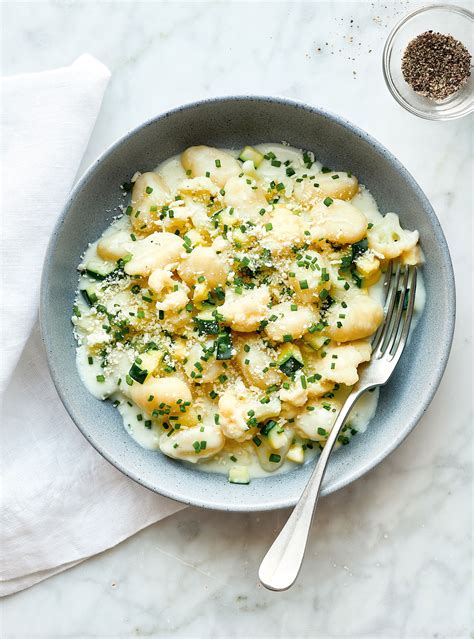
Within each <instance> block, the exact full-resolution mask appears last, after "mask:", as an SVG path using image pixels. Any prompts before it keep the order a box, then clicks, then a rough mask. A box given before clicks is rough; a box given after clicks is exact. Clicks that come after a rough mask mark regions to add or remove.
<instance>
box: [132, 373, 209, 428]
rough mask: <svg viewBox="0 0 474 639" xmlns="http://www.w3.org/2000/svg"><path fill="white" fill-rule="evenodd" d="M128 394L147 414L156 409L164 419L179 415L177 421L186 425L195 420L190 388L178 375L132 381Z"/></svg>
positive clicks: (191, 423)
mask: <svg viewBox="0 0 474 639" xmlns="http://www.w3.org/2000/svg"><path fill="white" fill-rule="evenodd" d="M130 396H131V398H132V400H133V401H134V402H135V404H137V406H140V408H142V409H143V410H144V411H146V412H147V413H148V414H151V413H152V412H153V411H157V412H158V415H159V416H161V417H162V418H164V419H166V418H167V417H168V415H179V422H180V423H181V424H184V425H186V426H191V425H193V424H194V423H196V422H197V417H196V414H195V411H194V410H193V408H192V399H193V398H192V395H191V390H190V388H189V386H188V385H187V384H186V382H183V380H182V379H180V378H179V377H151V378H149V379H148V380H146V381H145V382H144V383H143V384H140V383H138V382H134V383H133V384H132V386H131V390H130ZM181 406H183V407H184V408H185V410H183V409H182V408H180V407H181Z"/></svg>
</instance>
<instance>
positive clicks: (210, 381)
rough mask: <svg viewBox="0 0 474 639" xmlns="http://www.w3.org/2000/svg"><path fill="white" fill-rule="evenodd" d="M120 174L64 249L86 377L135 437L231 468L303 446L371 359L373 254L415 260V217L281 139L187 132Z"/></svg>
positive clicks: (243, 473) (198, 462)
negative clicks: (131, 172)
mask: <svg viewBox="0 0 474 639" xmlns="http://www.w3.org/2000/svg"><path fill="white" fill-rule="evenodd" d="M132 182H133V188H132V194H131V200H130V203H129V205H128V206H127V207H126V208H125V207H124V214H123V215H122V216H120V217H118V218H117V219H116V220H115V221H114V222H113V223H112V224H111V226H110V227H109V229H107V230H106V232H105V233H104V235H103V236H102V237H101V238H99V239H98V241H97V242H95V243H94V244H92V245H90V247H89V248H88V249H87V250H86V252H85V255H84V256H83V259H82V262H81V264H80V266H79V270H80V281H79V288H78V292H77V297H76V300H75V306H74V315H73V318H72V321H73V324H74V333H75V337H76V340H77V343H78V350H77V363H78V367H79V371H80V374H81V377H82V379H83V380H84V383H85V384H86V386H87V388H89V390H90V391H91V392H92V393H93V394H94V395H95V396H96V397H99V398H100V399H107V398H110V399H111V400H112V401H113V402H114V405H115V406H116V407H117V408H118V410H119V411H120V413H121V415H122V417H123V420H124V425H125V427H126V429H127V431H128V432H129V433H130V434H131V435H132V437H134V438H135V439H136V440H137V441H138V442H139V443H140V445H143V446H146V447H149V448H150V449H152V450H159V451H161V452H162V453H163V454H164V455H166V456H168V457H170V458H172V459H174V460H181V462H190V463H192V464H193V466H194V467H195V468H197V469H209V470H214V471H218V472H225V473H228V477H229V481H231V482H235V483H248V481H249V478H252V477H257V476H261V475H265V474H268V473H272V472H280V471H286V470H289V469H290V468H292V467H293V466H294V465H295V464H302V463H305V462H306V461H309V460H310V459H312V457H314V455H315V454H317V452H318V451H319V450H321V448H322V447H323V446H324V445H325V442H326V440H327V438H328V436H329V433H330V432H331V429H332V428H333V425H334V422H335V420H336V417H337V415H338V412H339V410H340V407H341V405H342V403H343V402H344V399H345V397H346V396H347V394H348V393H349V392H350V388H351V387H352V386H353V385H354V384H355V383H357V381H358V379H359V374H360V366H361V365H363V364H364V362H368V361H370V358H371V345H370V337H371V336H372V335H373V334H374V332H375V331H376V330H377V328H378V326H379V325H380V323H381V321H382V319H383V309H382V306H381V303H380V301H379V299H380V289H381V284H380V282H381V279H380V275H381V273H382V272H383V271H384V269H385V268H386V264H387V260H389V259H394V258H400V261H401V262H402V263H403V264H421V263H422V261H423V255H422V252H421V249H420V247H419V245H418V232H417V231H406V230H404V229H402V227H401V225H400V221H399V218H398V216H397V215H396V214H395V213H388V214H387V215H385V216H382V215H381V214H380V213H379V211H378V209H377V205H376V203H375V200H374V199H373V198H372V196H371V195H370V193H369V192H368V191H367V190H366V189H365V187H364V186H363V185H360V184H359V182H358V179H357V177H356V176H354V175H352V174H351V173H350V172H346V171H331V170H329V169H327V168H325V167H322V166H321V164H320V163H319V162H317V161H316V160H315V158H314V156H313V154H312V153H310V152H301V151H298V150H297V149H293V148H291V147H288V146H287V145H276V144H264V145H258V147H257V148H252V147H248V146H247V147H245V148H244V149H243V150H242V151H240V152H235V151H231V150H223V149H217V148H212V147H208V146H204V145H200V146H193V147H190V148H188V149H186V150H184V152H183V153H182V154H181V155H180V156H176V157H173V158H171V159H169V160H167V161H166V162H164V163H163V164H162V165H161V166H159V167H156V168H155V169H154V170H151V171H148V172H145V173H142V174H136V175H135V176H134V178H133V179H132ZM382 279H383V278H382ZM419 282H420V284H419V286H421V285H422V284H421V282H422V279H421V277H420V278H419ZM368 395H369V396H370V398H369V399H368V400H367V402H366V405H367V408H366V409H364V410H362V409H358V410H357V412H355V413H354V415H352V416H351V417H350V421H351V424H350V427H349V426H347V425H346V427H345V431H344V436H343V437H342V439H340V440H339V441H340V443H347V442H348V441H349V439H350V437H352V436H353V435H354V434H355V433H357V431H358V430H359V429H362V428H364V427H365V425H366V422H367V421H368V419H370V416H371V415H372V414H373V412H374V410H375V403H374V402H376V399H377V396H376V394H375V393H374V394H370V393H369V394H368ZM364 411H365V412H364Z"/></svg>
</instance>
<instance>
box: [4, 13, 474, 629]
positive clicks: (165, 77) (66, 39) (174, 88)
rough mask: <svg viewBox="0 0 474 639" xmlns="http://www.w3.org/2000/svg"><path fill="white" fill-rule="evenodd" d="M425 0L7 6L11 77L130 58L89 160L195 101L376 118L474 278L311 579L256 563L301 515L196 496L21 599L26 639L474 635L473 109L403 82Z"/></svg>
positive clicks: (332, 506)
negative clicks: (444, 112)
mask: <svg viewBox="0 0 474 639" xmlns="http://www.w3.org/2000/svg"><path fill="white" fill-rule="evenodd" d="M418 5H419V3H417V2H386V3H382V2H373V3H370V2H339V1H333V2H223V1H222V2H172V3H165V2H114V3H98V2H92V3H91V2H84V3H82V2H61V3H58V2H52V1H48V2H41V3H29V2H22V3H17V2H10V3H8V2H6V3H3V6H2V13H3V44H2V49H3V71H2V72H3V73H5V74H12V73H21V72H30V71H39V70H43V69H46V68H53V67H55V66H61V65H65V64H69V63H70V62H72V60H73V59H74V58H76V57H77V56H78V55H80V54H81V53H83V52H85V51H89V52H90V53H92V54H93V55H95V56H97V57H98V58H99V59H100V60H101V61H103V62H104V63H105V64H107V65H108V66H109V68H110V69H111V71H112V72H113V77H112V80H111V83H110V85H109V89H108V91H107V94H106V96H105V100H104V104H103V108H102V111H101V114H100V116H99V119H98V121H97V125H96V128H95V131H94V133H93V135H92V138H91V141H90V144H89V147H88V150H87V153H86V156H85V158H84V162H83V168H84V167H86V166H87V165H88V164H89V163H90V162H91V161H92V160H93V159H94V158H95V157H96V156H97V155H98V153H100V152H101V151H102V150H103V149H104V148H106V147H107V146H108V145H109V144H110V143H111V142H113V141H114V140H115V139H116V138H117V137H118V136H120V135H122V134H123V133H125V132H126V131H127V130H129V129H130V128H132V127H134V126H135V125H137V124H139V123H140V122H141V121H143V120H144V119H147V118H149V117H151V116H153V115H155V114H156V113H158V112H161V111H164V110H166V109H168V108H171V107H174V106H177V105H179V104H182V103H185V102H189V101H193V100H196V99H200V98H204V97H208V96H213V95H225V94H243V93H258V94H271V95H283V96H286V97H290V98H294V99H300V100H304V101H307V102H309V103H311V104H317V105H319V106H322V107H324V108H326V109H329V110H332V111H334V112H337V113H339V114H341V115H343V116H345V117H347V118H348V119H349V120H352V121H353V122H354V123H356V124H358V125H359V126H361V127H362V128H364V129H366V130H367V131H368V132H369V133H371V134H372V135H374V136H375V137H376V138H378V139H379V140H380V141H381V142H382V143H383V144H385V145H386V146H387V147H388V148H389V149H390V150H391V151H392V152H393V153H394V154H395V155H396V156H397V157H398V158H399V159H400V160H401V161H402V162H403V163H404V164H405V165H406V167H407V168H408V169H409V170H410V171H411V172H412V173H413V175H414V176H415V178H416V179H417V180H418V181H419V183H420V185H421V187H422V188H423V189H424V190H425V192H426V194H427V195H428V197H429V198H430V200H431V202H432V204H433V206H434V208H435V210H436V212H437V214H438V216H439V219H440V222H441V224H442V226H443V229H444V232H445V234H446V236H447V240H448V244H449V245H450V249H451V252H452V257H453V262H454V268H455V273H456V280H457V292H458V320H457V329H456V334H455V340H454V345H453V350H452V354H451V358H450V361H449V364H448V368H447V371H446V374H445V376H444V379H443V381H442V383H441V387H440V389H439V391H438V393H437V395H436V397H435V399H434V401H433V403H432V404H431V406H430V408H429V409H428V411H427V413H426V415H425V417H424V418H423V419H422V421H421V423H420V424H419V425H418V427H417V428H416V429H415V431H414V432H413V433H412V434H411V435H410V436H409V437H408V439H407V440H406V441H405V442H404V443H403V444H402V445H401V446H400V448H399V449H398V450H397V451H396V452H394V453H393V454H392V455H391V456H390V457H389V458H388V459H386V460H385V461H384V462H383V463H382V464H381V465H380V466H378V467H377V468H376V469H374V470H373V471H372V472H371V473H369V474H368V475H366V476H365V477H363V478H362V479H360V480H359V481H357V482H356V483H354V484H352V485H351V486H349V487H348V488H346V489H344V490H342V491H340V492H338V493H336V494H333V495H331V496H329V497H327V498H325V499H323V500H322V502H321V504H320V507H319V511H318V517H317V521H316V524H315V525H314V527H313V531H312V535H311V541H310V545H309V550H308V554H307V557H306V561H305V564H304V567H303V570H302V573H301V576H300V579H299V581H298V582H297V584H296V585H295V587H294V588H293V589H292V590H290V591H288V592H285V593H279V594H278V593H271V592H268V591H266V590H265V589H264V588H262V587H261V586H260V585H259V583H258V579H257V576H256V572H257V567H258V564H259V561H260V559H261V558H262V557H263V554H264V552H265V550H266V548H267V547H268V545H269V544H270V543H271V541H272V540H273V538H274V536H275V534H276V533H277V531H278V530H279V528H281V526H282V525H283V523H284V521H285V518H286V516H287V513H286V512H274V513H265V514H260V515H259V514H252V515H245V514H230V515H229V514H224V513H216V512H206V511H202V510H198V509H194V508H189V509H186V510H184V511H181V512H180V513H178V514H177V515H175V516H173V517H171V518H168V519H167V520H165V521H163V522H160V523H158V524H156V525H154V526H151V527H149V528H148V529H146V530H144V531H142V532H140V533H139V534H137V535H135V536H134V537H133V538H131V539H129V540H127V541H126V542H124V543H122V544H120V545H119V546H117V547H116V548H114V549H112V550H110V551H108V552H106V553H103V554H102V555H100V556H97V557H94V558H92V559H90V560H88V561H86V562H84V563H82V564H81V565H79V566H77V567H75V568H73V569H71V570H69V571H67V572H65V573H63V574H61V575H58V576H56V577H53V578H51V579H49V580H47V581H45V582H43V583H41V584H39V585H37V586H35V587H33V588H31V589H30V590H27V591H24V592H21V593H19V594H17V595H14V596H12V597H9V598H6V599H5V600H3V601H2V602H1V619H0V624H1V631H2V636H4V637H5V638H6V639H23V638H28V639H30V638H31V639H34V638H42V639H43V638H44V639H46V638H48V639H49V638H52V637H58V638H59V637H60V638H73V637H81V638H83V637H84V638H86V637H100V638H102V637H104V638H105V637H107V638H109V637H110V638H112V637H113V638H120V639H122V638H128V637H171V636H172V637H183V638H195V637H196V638H200V637H206V639H207V638H226V639H227V638H229V639H230V638H234V637H235V638H239V639H240V638H257V637H258V638H264V637H272V639H280V638H281V639H286V638H288V637H295V638H300V637H301V638H303V637H304V638H313V637H314V638H316V637H317V638H321V639H333V638H334V639H336V638H347V639H353V638H354V639H355V638H357V639H392V638H393V639H398V638H407V639H431V638H433V639H434V638H436V639H455V638H456V639H458V638H459V639H468V638H469V637H470V636H471V635H472V632H473V629H474V628H473V620H472V616H471V613H470V605H471V603H472V602H471V596H472V595H471V588H470V584H471V582H472V572H471V568H470V566H471V548H472V527H471V516H472V505H471V504H472V490H471V486H472V467H471V461H472V460H471V457H472V455H471V447H470V446H469V445H468V444H469V428H470V426H471V425H472V411H471V407H470V401H469V398H470V396H471V392H470V390H471V378H470V375H469V374H470V367H471V365H472V338H471V334H470V333H469V327H470V326H471V323H472V304H471V298H470V296H469V295H468V291H469V290H470V286H471V276H470V273H471V272H472V257H471V252H472V247H471V246H470V242H469V238H470V237H471V236H472V222H471V217H472V216H471V213H472V198H471V196H470V189H469V184H470V171H469V168H470V157H471V146H470V142H469V129H468V127H469V121H468V120H467V119H464V120H457V121H453V122H448V123H440V122H428V121H423V120H419V119H416V118H415V117H414V116H412V115H410V114H408V113H406V112H405V111H403V110H402V109H401V107H399V106H398V105H397V104H396V103H395V102H394V101H393V99H392V98H391V97H390V95H389V93H388V91H387V90H386V88H385V85H384V82H383V77H382V70H381V50H382V47H383V43H384V40H385V38H386V36H387V34H388V30H389V29H390V28H391V26H392V25H393V24H394V22H395V21H396V20H398V19H399V18H400V17H401V16H402V15H403V13H405V12H407V11H409V10H410V9H412V8H415V6H418ZM442 294H443V292H442V291H440V295H442ZM413 401H414V402H416V398H414V400H413Z"/></svg>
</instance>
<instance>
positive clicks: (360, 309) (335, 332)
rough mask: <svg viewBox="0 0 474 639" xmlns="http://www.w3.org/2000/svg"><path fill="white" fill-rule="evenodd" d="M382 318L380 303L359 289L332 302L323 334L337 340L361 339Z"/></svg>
mask: <svg viewBox="0 0 474 639" xmlns="http://www.w3.org/2000/svg"><path fill="white" fill-rule="evenodd" d="M382 319H383V308H382V306H381V304H380V303H379V302H378V301H377V300H374V299H373V298H372V297H370V295H367V294H364V293H363V292H362V291H361V292H360V293H359V294H354V295H352V296H347V297H345V298H344V299H342V300H336V301H335V303H334V304H332V306H331V307H330V308H329V310H328V312H327V317H326V322H327V324H328V325H327V327H326V329H325V334H326V335H328V336H329V337H331V338H332V339H334V340H335V341H337V342H349V341H352V340H358V339H363V338H364V337H369V336H370V335H372V334H373V333H375V331H376V330H377V329H378V327H379V326H380V323H381V322H382Z"/></svg>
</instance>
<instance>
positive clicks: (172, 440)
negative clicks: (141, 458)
mask: <svg viewBox="0 0 474 639" xmlns="http://www.w3.org/2000/svg"><path fill="white" fill-rule="evenodd" d="M224 443H225V439H224V435H223V434H222V432H221V430H220V428H218V427H217V426H212V425H209V424H205V425H198V426H193V427H191V428H180V429H178V430H174V431H170V432H169V433H163V435H161V437H160V449H161V452H162V453H164V454H165V455H167V456H168V457H173V458H174V459H185V460H186V461H188V462H191V463H193V464H195V463H196V462H198V461H200V460H201V459H207V458H209V457H213V456H214V455H216V454H217V453H218V452H219V451H220V450H222V448H223V447H224Z"/></svg>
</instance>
